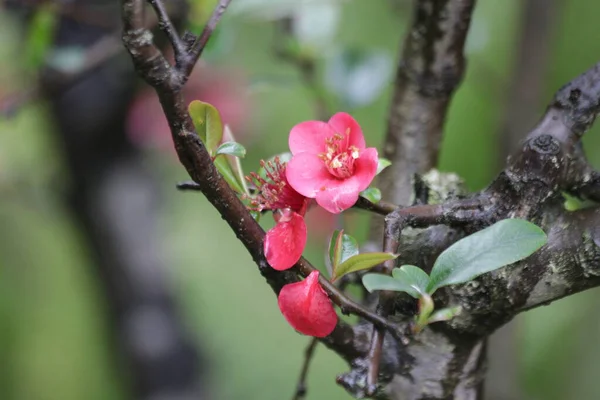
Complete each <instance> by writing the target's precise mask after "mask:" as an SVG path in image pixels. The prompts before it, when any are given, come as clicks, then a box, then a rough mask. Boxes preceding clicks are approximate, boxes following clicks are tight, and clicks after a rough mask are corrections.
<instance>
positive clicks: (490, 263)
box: [427, 219, 547, 293]
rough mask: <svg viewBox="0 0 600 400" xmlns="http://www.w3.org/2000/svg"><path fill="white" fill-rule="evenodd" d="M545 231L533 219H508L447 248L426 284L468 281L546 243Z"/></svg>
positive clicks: (435, 285)
mask: <svg viewBox="0 0 600 400" xmlns="http://www.w3.org/2000/svg"><path fill="white" fill-rule="evenodd" d="M546 239H547V237H546V234H545V233H544V231H543V230H542V229H540V228H539V227H537V226H536V225H534V224H532V223H531V222H528V221H525V220H522V219H505V220H502V221H499V222H497V223H495V224H494V225H492V226H490V227H488V228H485V229H483V230H481V231H479V232H476V233H474V234H472V235H470V236H467V237H465V238H463V239H461V240H459V241H458V242H456V243H454V244H453V245H452V246H450V247H449V248H447V249H446V250H445V251H444V252H443V253H442V254H440V256H439V257H438V259H437V260H436V261H435V264H434V266H433V269H432V270H431V274H430V282H429V286H428V287H427V291H428V292H429V293H433V292H434V291H435V290H437V289H439V288H440V287H442V286H447V285H453V284H457V283H464V282H468V281H470V280H472V279H474V278H476V277H477V276H479V275H481V274H485V273H486V272H490V271H493V270H495V269H498V268H500V267H503V266H505V265H509V264H512V263H514V262H517V261H519V260H522V259H524V258H525V257H527V256H529V255H531V254H532V253H533V252H535V251H536V250H538V249H539V248H540V247H542V246H543V245H544V244H545V243H546Z"/></svg>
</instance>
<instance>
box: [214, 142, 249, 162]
mask: <svg viewBox="0 0 600 400" xmlns="http://www.w3.org/2000/svg"><path fill="white" fill-rule="evenodd" d="M219 154H227V155H230V156H234V157H238V158H244V157H245V156H246V149H245V148H244V146H242V145H241V144H239V143H237V142H225V143H221V145H220V146H219V147H218V148H217V152H216V155H219Z"/></svg>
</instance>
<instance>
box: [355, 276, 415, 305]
mask: <svg viewBox="0 0 600 400" xmlns="http://www.w3.org/2000/svg"><path fill="white" fill-rule="evenodd" d="M362 283H363V286H364V287H365V288H366V289H367V290H368V291H369V292H371V293H372V292H373V291H375V290H391V291H394V292H406V293H408V294H409V295H410V296H412V297H414V298H416V299H418V298H419V292H417V291H416V290H415V289H414V288H413V287H412V286H410V285H407V284H406V283H404V282H401V281H399V280H398V279H394V278H392V277H391V276H388V275H382V274H365V275H364V276H363V277H362Z"/></svg>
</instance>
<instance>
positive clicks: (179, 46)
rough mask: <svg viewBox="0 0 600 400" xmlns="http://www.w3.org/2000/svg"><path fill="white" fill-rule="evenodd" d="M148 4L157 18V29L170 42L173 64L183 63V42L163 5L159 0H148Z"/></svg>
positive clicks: (184, 49) (184, 50)
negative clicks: (173, 57) (173, 55)
mask: <svg viewBox="0 0 600 400" xmlns="http://www.w3.org/2000/svg"><path fill="white" fill-rule="evenodd" d="M148 2H149V3H150V5H151V6H152V8H153V9H154V12H155V13H156V15H157V17H158V27H159V28H160V30H161V31H163V32H164V33H165V35H167V38H168V39H169V42H171V46H173V53H174V54H175V62H176V63H177V64H179V63H181V62H182V61H183V60H182V57H183V56H184V54H185V52H186V48H185V45H184V43H183V41H182V40H181V38H180V37H179V34H178V33H177V30H176V29H175V27H174V26H173V23H172V22H171V18H169V14H168V13H167V9H166V8H165V5H164V4H163V2H162V1H161V0H148Z"/></svg>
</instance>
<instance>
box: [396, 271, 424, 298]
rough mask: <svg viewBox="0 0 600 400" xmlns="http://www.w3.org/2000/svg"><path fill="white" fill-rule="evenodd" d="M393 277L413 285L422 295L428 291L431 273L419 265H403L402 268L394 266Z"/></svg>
mask: <svg viewBox="0 0 600 400" xmlns="http://www.w3.org/2000/svg"><path fill="white" fill-rule="evenodd" d="M392 277H394V279H397V280H399V281H400V282H403V283H405V284H407V285H408V286H410V287H412V288H413V289H414V290H415V291H416V292H417V293H419V295H420V296H422V295H423V294H425V293H427V285H429V275H427V272H425V271H423V270H422V269H421V268H419V267H415V266H414V265H403V266H401V267H400V268H394V270H393V271H392Z"/></svg>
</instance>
